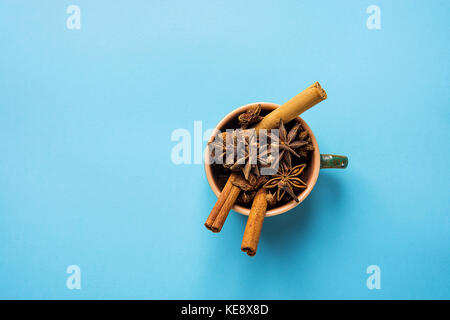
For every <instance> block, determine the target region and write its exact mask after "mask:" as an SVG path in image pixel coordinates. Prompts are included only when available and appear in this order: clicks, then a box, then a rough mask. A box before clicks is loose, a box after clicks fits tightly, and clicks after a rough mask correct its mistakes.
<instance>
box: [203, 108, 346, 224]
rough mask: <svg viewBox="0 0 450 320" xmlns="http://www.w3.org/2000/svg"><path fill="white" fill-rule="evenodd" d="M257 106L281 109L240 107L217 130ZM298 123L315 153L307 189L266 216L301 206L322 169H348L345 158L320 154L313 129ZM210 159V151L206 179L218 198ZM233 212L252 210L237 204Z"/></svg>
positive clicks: (222, 128)
mask: <svg viewBox="0 0 450 320" xmlns="http://www.w3.org/2000/svg"><path fill="white" fill-rule="evenodd" d="M255 104H261V109H262V110H265V111H269V112H270V111H272V110H274V109H276V108H278V107H279V105H278V104H275V103H269V102H256V103H250V104H247V105H245V106H242V107H239V108H237V109H235V110H234V111H232V112H230V113H229V114H228V115H226V116H225V118H223V119H222V120H221V121H220V122H219V124H218V125H217V126H216V129H217V130H220V131H225V130H226V129H228V128H227V125H228V123H229V122H230V121H231V120H233V119H235V118H237V117H238V115H240V114H241V113H243V112H245V111H246V110H247V109H249V108H250V107H251V106H254V105H255ZM295 120H296V121H298V122H300V123H301V124H302V127H303V128H304V129H305V130H308V132H309V136H310V137H311V142H312V144H313V146H314V152H313V153H312V156H311V159H310V162H309V163H308V165H307V166H306V169H305V172H304V173H305V177H307V180H306V181H305V182H306V184H307V187H306V189H303V190H301V191H299V192H298V194H297V198H298V200H299V202H296V201H294V200H291V201H290V202H288V203H286V204H284V205H282V206H280V207H276V208H273V209H270V210H268V211H267V213H266V216H267V217H270V216H276V215H279V214H282V213H285V212H287V211H289V210H291V209H293V208H295V207H296V206H297V205H299V204H300V203H301V202H302V201H303V200H304V199H305V198H306V197H307V196H308V195H309V194H310V192H311V191H312V189H313V188H314V185H315V184H316V181H317V178H318V176H319V171H320V169H321V168H341V169H344V168H346V167H347V164H348V159H347V157H345V156H337V155H330V154H326V155H325V154H322V155H321V154H320V152H319V146H318V144H317V140H316V138H315V136H314V133H313V132H312V131H311V128H310V127H309V126H308V124H307V123H306V122H305V121H304V120H303V119H302V118H300V117H297V118H296V119H295ZM213 140H214V134H213V135H212V136H211V137H210V138H209V141H208V143H209V142H211V141H213ZM207 157H208V150H206V152H205V172H206V178H207V179H208V183H209V185H210V187H211V189H212V191H213V192H214V193H215V194H216V196H217V197H219V195H220V191H221V190H220V189H219V187H218V185H217V181H216V179H215V177H214V176H213V172H212V169H211V165H210V164H208V161H207ZM232 210H234V211H236V212H238V213H241V214H244V215H248V214H249V212H250V209H248V208H245V207H242V206H240V205H237V204H235V205H234V206H233V207H232Z"/></svg>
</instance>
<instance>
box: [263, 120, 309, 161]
mask: <svg viewBox="0 0 450 320" xmlns="http://www.w3.org/2000/svg"><path fill="white" fill-rule="evenodd" d="M300 128H301V124H300V123H299V122H297V123H296V124H295V125H294V126H293V127H292V129H291V130H290V131H289V133H287V132H286V128H285V127H284V124H283V121H282V120H280V125H279V138H278V141H277V138H276V137H275V136H274V135H272V139H273V140H274V141H275V143H274V144H275V145H278V147H279V149H281V150H280V154H279V158H278V159H279V160H280V161H284V163H285V164H286V165H287V167H289V168H290V167H291V166H292V155H294V156H295V157H297V158H300V155H299V154H298V153H297V152H296V151H295V149H298V148H300V147H303V146H305V145H307V144H308V142H307V141H303V140H294V139H295V138H296V136H297V132H298V130H299V129H300Z"/></svg>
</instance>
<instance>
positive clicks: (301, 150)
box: [297, 130, 314, 158]
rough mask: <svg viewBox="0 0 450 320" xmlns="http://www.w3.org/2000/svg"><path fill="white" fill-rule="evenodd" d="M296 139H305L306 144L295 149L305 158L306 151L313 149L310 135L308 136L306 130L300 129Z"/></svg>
mask: <svg viewBox="0 0 450 320" xmlns="http://www.w3.org/2000/svg"><path fill="white" fill-rule="evenodd" d="M298 139H299V140H300V141H305V142H306V144H305V145H303V146H302V147H300V148H299V149H298V150H297V153H298V154H299V155H300V156H301V157H303V158H306V157H307V156H308V153H309V152H310V151H313V150H314V146H313V145H312V142H311V137H310V136H309V133H308V131H306V130H303V131H300V133H299V134H298Z"/></svg>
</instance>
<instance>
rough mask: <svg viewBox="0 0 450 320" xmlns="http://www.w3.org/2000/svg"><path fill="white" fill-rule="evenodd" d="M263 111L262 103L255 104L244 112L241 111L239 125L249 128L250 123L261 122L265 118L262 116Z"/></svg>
mask: <svg viewBox="0 0 450 320" xmlns="http://www.w3.org/2000/svg"><path fill="white" fill-rule="evenodd" d="M260 112H261V104H258V105H255V106H253V107H251V108H250V109H248V110H247V111H245V112H244V113H241V114H240V115H239V117H238V121H239V125H240V126H241V128H242V129H247V128H248V127H249V126H250V125H252V124H254V123H256V122H259V121H261V120H262V119H263V117H262V116H260V115H259V114H260Z"/></svg>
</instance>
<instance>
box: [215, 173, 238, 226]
mask: <svg viewBox="0 0 450 320" xmlns="http://www.w3.org/2000/svg"><path fill="white" fill-rule="evenodd" d="M228 180H230V179H228ZM227 183H228V182H227ZM240 192H241V189H240V188H239V187H236V186H235V185H233V184H232V185H231V188H230V192H229V194H228V196H227V198H226V199H225V202H224V203H223V205H222V208H220V210H219V213H218V214H217V217H216V219H215V220H214V223H213V225H212V226H211V231H212V232H220V230H222V227H223V224H224V223H225V220H226V219H227V217H228V213H229V212H230V210H231V207H233V205H234V203H235V202H236V199H237V197H238V196H239V193H240Z"/></svg>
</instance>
